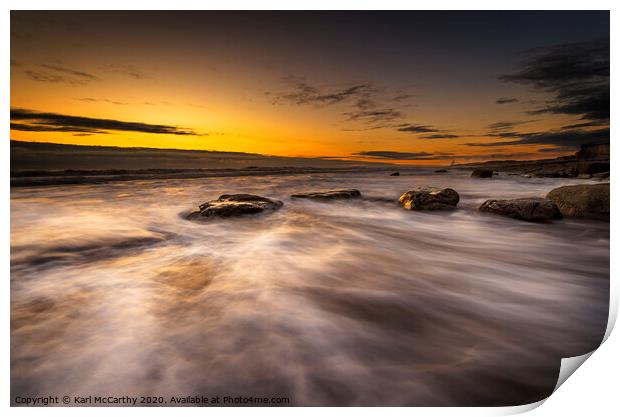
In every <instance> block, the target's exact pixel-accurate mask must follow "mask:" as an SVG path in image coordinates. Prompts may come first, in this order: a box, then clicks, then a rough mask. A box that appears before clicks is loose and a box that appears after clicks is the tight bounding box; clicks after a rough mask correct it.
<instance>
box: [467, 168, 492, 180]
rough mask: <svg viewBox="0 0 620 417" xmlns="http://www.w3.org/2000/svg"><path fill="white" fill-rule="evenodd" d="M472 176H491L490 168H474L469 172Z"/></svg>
mask: <svg viewBox="0 0 620 417" xmlns="http://www.w3.org/2000/svg"><path fill="white" fill-rule="evenodd" d="M471 177H472V178H492V177H493V170H492V169H474V170H473V171H472V173H471Z"/></svg>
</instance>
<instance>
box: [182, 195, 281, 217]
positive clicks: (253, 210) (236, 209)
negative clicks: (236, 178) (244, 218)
mask: <svg viewBox="0 0 620 417" xmlns="http://www.w3.org/2000/svg"><path fill="white" fill-rule="evenodd" d="M282 205H283V203H282V202H281V201H277V200H270V199H268V198H266V197H261V196H258V195H253V194H224V195H221V196H220V197H219V198H218V199H217V200H212V201H207V202H206V203H203V204H201V205H200V206H198V211H195V212H193V213H190V214H189V215H188V216H187V218H188V219H200V218H204V217H234V216H241V215H244V214H257V213H262V212H264V211H274V210H277V209H279V208H280V207H282Z"/></svg>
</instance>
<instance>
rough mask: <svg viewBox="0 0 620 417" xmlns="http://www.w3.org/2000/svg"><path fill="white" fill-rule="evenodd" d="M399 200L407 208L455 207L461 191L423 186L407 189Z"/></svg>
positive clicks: (443, 208)
mask: <svg viewBox="0 0 620 417" xmlns="http://www.w3.org/2000/svg"><path fill="white" fill-rule="evenodd" d="M398 201H399V202H400V205H401V206H403V208H405V209H407V210H445V209H453V208H455V207H456V205H457V204H458V202H459V193H457V192H456V191H454V190H453V189H452V188H430V187H422V188H415V189H413V190H410V191H407V192H406V193H404V194H403V195H401V196H400V198H399V199H398Z"/></svg>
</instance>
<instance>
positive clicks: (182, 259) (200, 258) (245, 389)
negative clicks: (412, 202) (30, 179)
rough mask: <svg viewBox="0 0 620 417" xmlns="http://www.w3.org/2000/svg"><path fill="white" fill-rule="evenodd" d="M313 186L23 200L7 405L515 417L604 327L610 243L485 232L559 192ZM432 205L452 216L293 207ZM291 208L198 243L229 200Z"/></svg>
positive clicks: (152, 186) (471, 183) (406, 182)
mask: <svg viewBox="0 0 620 417" xmlns="http://www.w3.org/2000/svg"><path fill="white" fill-rule="evenodd" d="M467 174H468V173H466V172H463V173H450V174H431V173H426V172H425V171H419V172H418V171H412V172H410V173H409V174H407V173H406V172H402V171H401V176H400V177H389V176H387V174H385V173H374V174H372V173H370V174H368V173H365V174H313V175H306V176H303V175H297V176H274V177H236V178H215V179H196V180H162V181H143V182H139V181H136V182H119V183H110V184H105V185H92V186H90V185H89V186H86V185H85V186H73V187H66V186H65V187H40V188H24V189H21V188H20V189H13V190H12V193H11V390H12V396H13V397H14V396H15V395H37V394H38V395H49V394H58V395H64V394H70V395H80V394H82V395H91V394H92V395H173V394H174V395H192V394H199V395H218V394H219V395H252V396H268V397H271V396H288V397H290V398H291V401H292V403H293V404H295V405H512V404H521V403H526V402H531V401H536V400H538V399H540V398H542V397H544V396H546V395H548V394H549V393H550V391H551V390H552V389H553V387H554V385H555V382H556V380H557V375H558V370H559V364H560V358H561V357H563V356H574V355H579V354H582V353H585V352H587V351H589V350H591V349H593V348H595V347H596V346H597V345H598V343H599V342H600V340H601V337H602V335H603V333H604V328H605V325H606V321H607V310H608V296H609V294H608V291H609V224H608V223H602V222H593V221H585V220H562V221H559V222H555V223H554V224H531V223H526V222H520V221H516V220H512V219H508V218H503V217H497V216H491V215H481V214H479V213H477V212H476V208H477V206H478V205H479V204H480V203H481V202H482V201H483V200H485V199H487V198H503V197H504V198H508V197H524V196H544V195H545V194H546V193H547V192H548V191H550V190H551V189H552V188H555V187H557V186H560V185H566V184H570V183H577V182H579V183H583V182H584V181H579V180H566V179H525V178H520V177H514V176H500V177H496V178H494V179H493V180H473V179H469V178H468V177H467ZM420 185H431V186H450V187H452V188H454V189H456V190H457V191H458V192H459V193H460V195H461V203H460V204H459V209H458V210H455V211H453V212H441V213H424V212H408V211H405V210H403V209H402V208H400V207H399V206H398V205H396V204H393V203H392V204H391V203H388V202H381V201H372V200H369V201H367V200H361V201H350V202H335V203H317V202H312V201H304V200H292V199H290V198H289V197H288V195H289V194H291V193H294V192H298V191H304V190H320V189H329V188H344V187H346V188H351V187H352V188H358V189H360V190H361V191H362V193H363V195H364V196H366V197H388V198H394V199H396V198H397V197H398V196H399V195H400V194H401V193H402V192H404V191H406V190H408V189H410V188H412V187H414V186H420ZM231 192H233V193H238V192H239V193H241V192H243V193H255V194H260V195H263V196H267V197H270V198H275V199H280V200H282V201H284V203H285V205H284V207H283V208H282V209H281V210H279V211H278V212H275V213H273V214H269V215H259V216H256V217H250V218H243V219H226V220H217V221H212V222H209V223H206V224H203V223H194V222H189V221H187V220H184V219H183V218H181V217H180V216H179V213H180V212H182V211H184V210H187V209H190V208H194V207H195V206H197V205H198V204H199V203H202V202H204V201H206V200H209V199H213V198H216V197H217V196H219V195H220V194H224V193H231Z"/></svg>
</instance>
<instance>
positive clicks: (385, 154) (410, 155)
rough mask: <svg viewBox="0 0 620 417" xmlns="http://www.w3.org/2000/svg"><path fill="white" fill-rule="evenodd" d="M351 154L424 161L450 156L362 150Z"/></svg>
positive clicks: (447, 154)
mask: <svg viewBox="0 0 620 417" xmlns="http://www.w3.org/2000/svg"><path fill="white" fill-rule="evenodd" d="M352 155H353V156H364V157H369V158H376V159H393V160H415V161H426V160H433V159H441V158H442V157H448V156H451V154H449V153H445V154H441V155H439V154H433V153H428V152H396V151H363V152H357V153H354V154H352Z"/></svg>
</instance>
